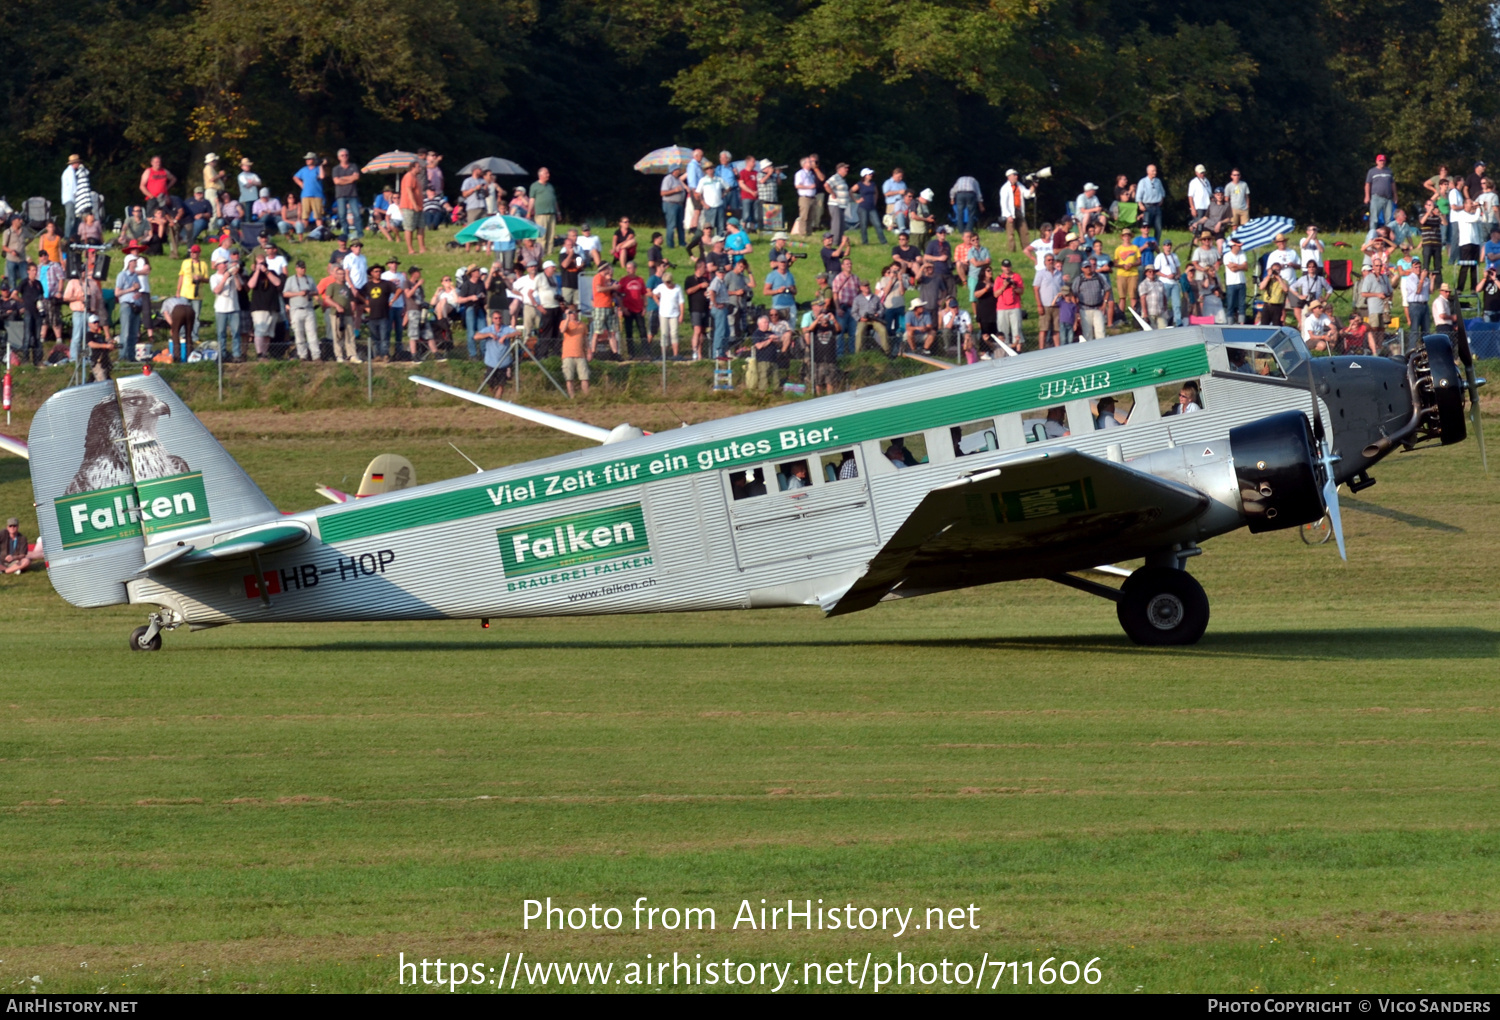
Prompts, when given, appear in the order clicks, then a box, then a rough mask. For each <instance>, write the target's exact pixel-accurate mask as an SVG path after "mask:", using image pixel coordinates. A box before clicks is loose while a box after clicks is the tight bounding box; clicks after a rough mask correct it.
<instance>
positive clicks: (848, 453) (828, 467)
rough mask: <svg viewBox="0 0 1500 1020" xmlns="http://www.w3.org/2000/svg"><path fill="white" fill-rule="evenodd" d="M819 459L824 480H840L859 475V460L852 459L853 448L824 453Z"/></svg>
mask: <svg viewBox="0 0 1500 1020" xmlns="http://www.w3.org/2000/svg"><path fill="white" fill-rule="evenodd" d="M819 461H820V462H821V463H822V469H823V480H824V481H825V482H842V481H845V480H847V479H850V478H858V477H859V462H858V461H856V460H855V459H854V451H853V450H839V451H838V452H837V453H825V454H823V456H822V457H820V458H819Z"/></svg>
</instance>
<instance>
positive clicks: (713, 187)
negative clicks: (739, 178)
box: [698, 174, 726, 235]
mask: <svg viewBox="0 0 1500 1020" xmlns="http://www.w3.org/2000/svg"><path fill="white" fill-rule="evenodd" d="M698 198H699V199H700V200H701V201H702V203H703V216H705V217H707V218H708V225H709V226H710V227H712V228H713V232H714V234H715V235H718V234H722V233H724V226H725V210H726V205H725V189H724V180H723V178H721V177H720V176H719V175H718V174H704V175H703V177H702V179H701V180H699V181H698Z"/></svg>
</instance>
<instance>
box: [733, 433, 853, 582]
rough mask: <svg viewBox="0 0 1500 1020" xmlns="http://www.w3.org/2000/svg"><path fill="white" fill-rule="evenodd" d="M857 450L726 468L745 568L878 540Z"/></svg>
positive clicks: (738, 550)
mask: <svg viewBox="0 0 1500 1020" xmlns="http://www.w3.org/2000/svg"><path fill="white" fill-rule="evenodd" d="M860 457H861V453H860V451H859V450H858V449H857V448H851V449H849V450H836V451H832V452H828V453H822V454H806V455H802V456H798V457H793V458H791V459H789V460H769V461H766V462H764V463H761V464H757V465H754V466H752V467H749V468H736V469H735V470H733V471H724V472H721V478H722V480H723V487H724V500H725V503H726V504H727V505H728V508H729V523H730V532H731V534H732V535H733V538H734V554H735V560H736V562H738V564H739V567H740V569H741V570H748V569H750V568H751V567H760V566H765V565H766V564H770V563H793V562H798V561H804V560H809V559H813V558H816V557H818V556H820V555H823V554H825V553H831V552H837V551H840V550H844V549H853V548H858V547H860V546H871V547H876V546H878V545H879V544H880V536H879V534H878V533H877V531H876V527H875V508H874V506H873V504H872V503H871V500H870V485H869V480H868V477H867V472H866V471H865V470H864V464H863V462H862V461H861V459H860Z"/></svg>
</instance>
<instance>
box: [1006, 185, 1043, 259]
mask: <svg viewBox="0 0 1500 1020" xmlns="http://www.w3.org/2000/svg"><path fill="white" fill-rule="evenodd" d="M1034 197H1036V188H1035V187H1034V186H1033V187H1029V188H1028V187H1025V186H1023V185H1022V184H1021V175H1020V174H1019V173H1017V172H1016V171H1015V170H1013V169H1012V170H1007V171H1005V183H1004V184H1002V185H1001V186H1000V218H1001V219H1003V220H1004V221H1005V236H1006V239H1007V241H1008V242H1009V244H1010V250H1011V251H1021V250H1023V249H1025V248H1026V247H1027V246H1028V245H1029V244H1030V241H1029V240H1028V239H1027V233H1026V203H1027V202H1028V201H1029V200H1030V199H1032V198H1034ZM1018 232H1019V234H1020V237H1021V247H1020V248H1017V247H1016V235H1017V233H1018Z"/></svg>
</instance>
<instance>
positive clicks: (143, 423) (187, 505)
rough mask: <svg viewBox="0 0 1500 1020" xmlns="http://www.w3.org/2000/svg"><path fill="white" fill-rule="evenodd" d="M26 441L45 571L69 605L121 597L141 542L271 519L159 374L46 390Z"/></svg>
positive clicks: (134, 572) (142, 554) (135, 568)
mask: <svg viewBox="0 0 1500 1020" xmlns="http://www.w3.org/2000/svg"><path fill="white" fill-rule="evenodd" d="M29 446H30V454H31V485H32V491H33V492H34V493H35V499H36V505H37V520H38V523H39V524H40V526H41V532H42V537H43V541H44V543H45V545H46V548H47V551H48V554H49V568H50V569H49V576H50V577H51V578H52V585H53V587H54V588H56V589H57V593H58V594H59V595H61V596H62V597H63V598H65V599H67V600H68V601H69V602H71V603H73V604H74V605H75V606H107V605H114V604H116V603H121V602H127V601H129V597H128V595H127V593H126V590H125V583H126V582H127V581H129V580H131V579H132V578H134V577H136V576H138V574H139V572H140V570H141V567H142V566H144V564H145V562H146V558H147V556H146V551H145V550H146V549H147V547H148V546H152V545H157V544H160V543H163V542H166V541H172V542H176V541H179V540H182V539H184V538H187V537H190V536H192V535H195V534H198V533H204V534H205V536H207V535H208V534H210V533H212V532H217V531H221V530H223V529H224V526H226V525H231V526H236V527H238V526H241V525H245V524H251V523H254V522H255V521H258V520H266V519H271V518H274V517H276V516H277V510H276V508H275V507H274V506H273V505H272V504H271V501H270V500H269V499H267V498H266V496H265V494H264V493H263V492H261V491H260V490H259V489H258V488H256V486H255V483H254V482H252V481H251V480H250V478H249V476H248V475H246V474H245V472H244V471H243V470H241V469H240V466H239V465H238V464H236V463H235V462H234V459H233V458H232V457H230V456H229V454H228V453H227V452H226V451H225V449H224V448H223V447H222V446H220V445H219V442H218V440H216V439H214V437H213V435H212V434H211V433H210V432H209V431H208V429H207V428H205V427H204V425H203V423H202V422H200V421H199V420H198V419H197V418H196V417H195V416H194V415H193V412H191V411H189V410H188V408H187V405H186V404H184V403H183V402H182V401H181V400H180V399H179V398H178V396H177V394H175V393H173V392H172V389H171V387H169V386H168V385H167V384H166V383H165V382H164V381H162V378H161V376H159V375H141V376H131V377H129V378H125V379H120V380H117V381H115V382H102V383H90V384H88V385H86V386H75V387H72V388H70V389H65V390H61V391H59V392H58V393H55V394H53V395H52V397H51V398H50V399H49V400H48V401H47V402H46V403H45V404H43V405H42V407H41V408H40V409H39V410H38V411H37V413H36V416H35V418H33V419H32V423H31V434H30V437H29Z"/></svg>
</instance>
